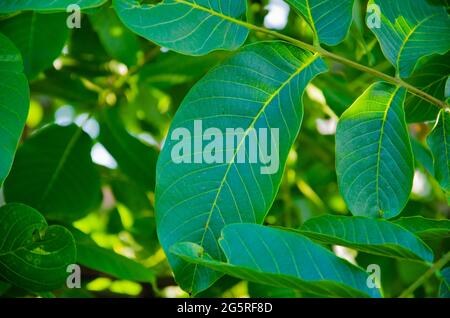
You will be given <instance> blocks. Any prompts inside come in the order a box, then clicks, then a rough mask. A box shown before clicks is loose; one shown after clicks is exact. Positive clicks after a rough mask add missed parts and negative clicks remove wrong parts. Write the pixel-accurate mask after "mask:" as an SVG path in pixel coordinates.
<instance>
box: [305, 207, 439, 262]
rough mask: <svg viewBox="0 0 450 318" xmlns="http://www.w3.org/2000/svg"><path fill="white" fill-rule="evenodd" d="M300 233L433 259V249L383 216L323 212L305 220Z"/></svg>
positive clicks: (377, 251) (376, 250)
mask: <svg viewBox="0 0 450 318" xmlns="http://www.w3.org/2000/svg"><path fill="white" fill-rule="evenodd" d="M300 233H302V234H303V235H305V236H308V237H309V238H311V239H314V240H317V241H319V242H321V243H326V244H336V245H342V246H347V247H351V248H353V249H356V250H359V251H363V252H366V253H372V254H377V255H382V256H388V257H395V258H405V259H412V260H425V261H427V262H432V261H433V252H432V251H431V250H430V248H429V247H428V246H426V245H425V244H424V243H423V242H422V241H421V240H420V239H419V238H417V237H416V236H415V235H414V234H412V233H410V232H409V231H407V230H405V229H404V228H402V227H401V226H399V225H396V224H394V223H391V222H389V221H386V220H374V219H370V218H364V217H347V216H333V215H324V216H320V217H317V218H313V219H310V220H308V221H306V222H305V223H304V224H303V226H302V227H301V228H300Z"/></svg>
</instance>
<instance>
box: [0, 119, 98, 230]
mask: <svg viewBox="0 0 450 318" xmlns="http://www.w3.org/2000/svg"><path fill="white" fill-rule="evenodd" d="M91 145H92V142H91V140H90V138H89V136H88V135H87V134H86V133H84V132H83V130H82V129H81V128H79V127H77V126H75V125H70V126H67V127H60V126H57V125H49V126H46V127H44V128H42V129H41V130H39V131H37V132H36V133H35V134H34V135H32V136H30V137H29V138H28V139H27V140H26V142H25V143H24V144H23V145H22V146H21V147H20V148H19V150H18V151H17V155H16V159H15V160H14V164H13V167H12V169H11V173H10V175H9V177H8V178H7V179H6V181H5V189H4V191H5V199H6V201H7V202H23V203H25V204H28V205H30V206H32V207H34V208H35V209H39V211H41V213H43V214H44V215H45V216H46V217H47V218H48V219H52V220H58V221H62V222H66V223H67V222H70V221H73V220H76V219H79V218H81V217H83V216H84V215H86V214H87V213H88V212H89V211H90V210H92V209H94V208H96V207H97V206H98V205H99V203H100V202H99V201H100V197H101V192H100V180H99V175H98V172H97V171H96V169H95V166H94V164H93V163H92V161H91Z"/></svg>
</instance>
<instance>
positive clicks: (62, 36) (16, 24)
mask: <svg viewBox="0 0 450 318" xmlns="http://www.w3.org/2000/svg"><path fill="white" fill-rule="evenodd" d="M0 32H2V33H3V34H5V35H6V36H7V37H9V38H10V39H11V40H12V41H13V42H14V44H15V45H16V46H17V48H18V49H19V51H20V53H21V54H22V58H23V63H24V69H25V74H26V75H27V77H28V79H34V78H35V77H36V76H37V75H38V74H39V73H40V72H41V71H43V70H46V69H47V68H49V67H51V66H52V63H53V61H54V60H55V59H56V58H57V57H58V56H59V55H60V54H61V51H62V49H63V47H64V44H65V43H66V40H67V38H68V36H69V28H67V26H66V14H65V13H55V14H39V13H34V12H27V13H22V14H19V15H17V16H14V17H12V18H10V19H7V20H4V21H1V22H0Z"/></svg>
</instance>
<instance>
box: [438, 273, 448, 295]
mask: <svg viewBox="0 0 450 318" xmlns="http://www.w3.org/2000/svg"><path fill="white" fill-rule="evenodd" d="M441 274H442V281H441V285H440V287H439V298H450V267H446V268H444V269H443V270H441Z"/></svg>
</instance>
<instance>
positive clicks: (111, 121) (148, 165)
mask: <svg viewBox="0 0 450 318" xmlns="http://www.w3.org/2000/svg"><path fill="white" fill-rule="evenodd" d="M123 126H124V124H123V123H122V121H121V119H120V117H119V113H118V109H117V108H110V109H105V110H104V111H103V112H102V113H101V115H100V135H99V138H98V139H99V141H100V142H101V143H102V144H103V145H104V146H105V148H106V149H107V150H108V151H109V152H110V153H111V155H112V156H113V157H114V159H115V160H116V161H117V163H118V165H119V167H120V170H121V171H122V172H123V173H125V174H126V175H127V176H128V177H130V179H131V180H133V181H134V182H135V183H137V184H138V185H140V186H141V187H142V188H143V189H145V190H153V189H154V187H155V170H156V160H157V158H158V151H157V149H156V148H154V147H150V146H146V145H145V144H143V143H142V142H141V141H140V140H138V139H137V138H135V137H133V136H132V135H130V134H129V133H128V132H127V131H126V130H125V128H124V127H123Z"/></svg>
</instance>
